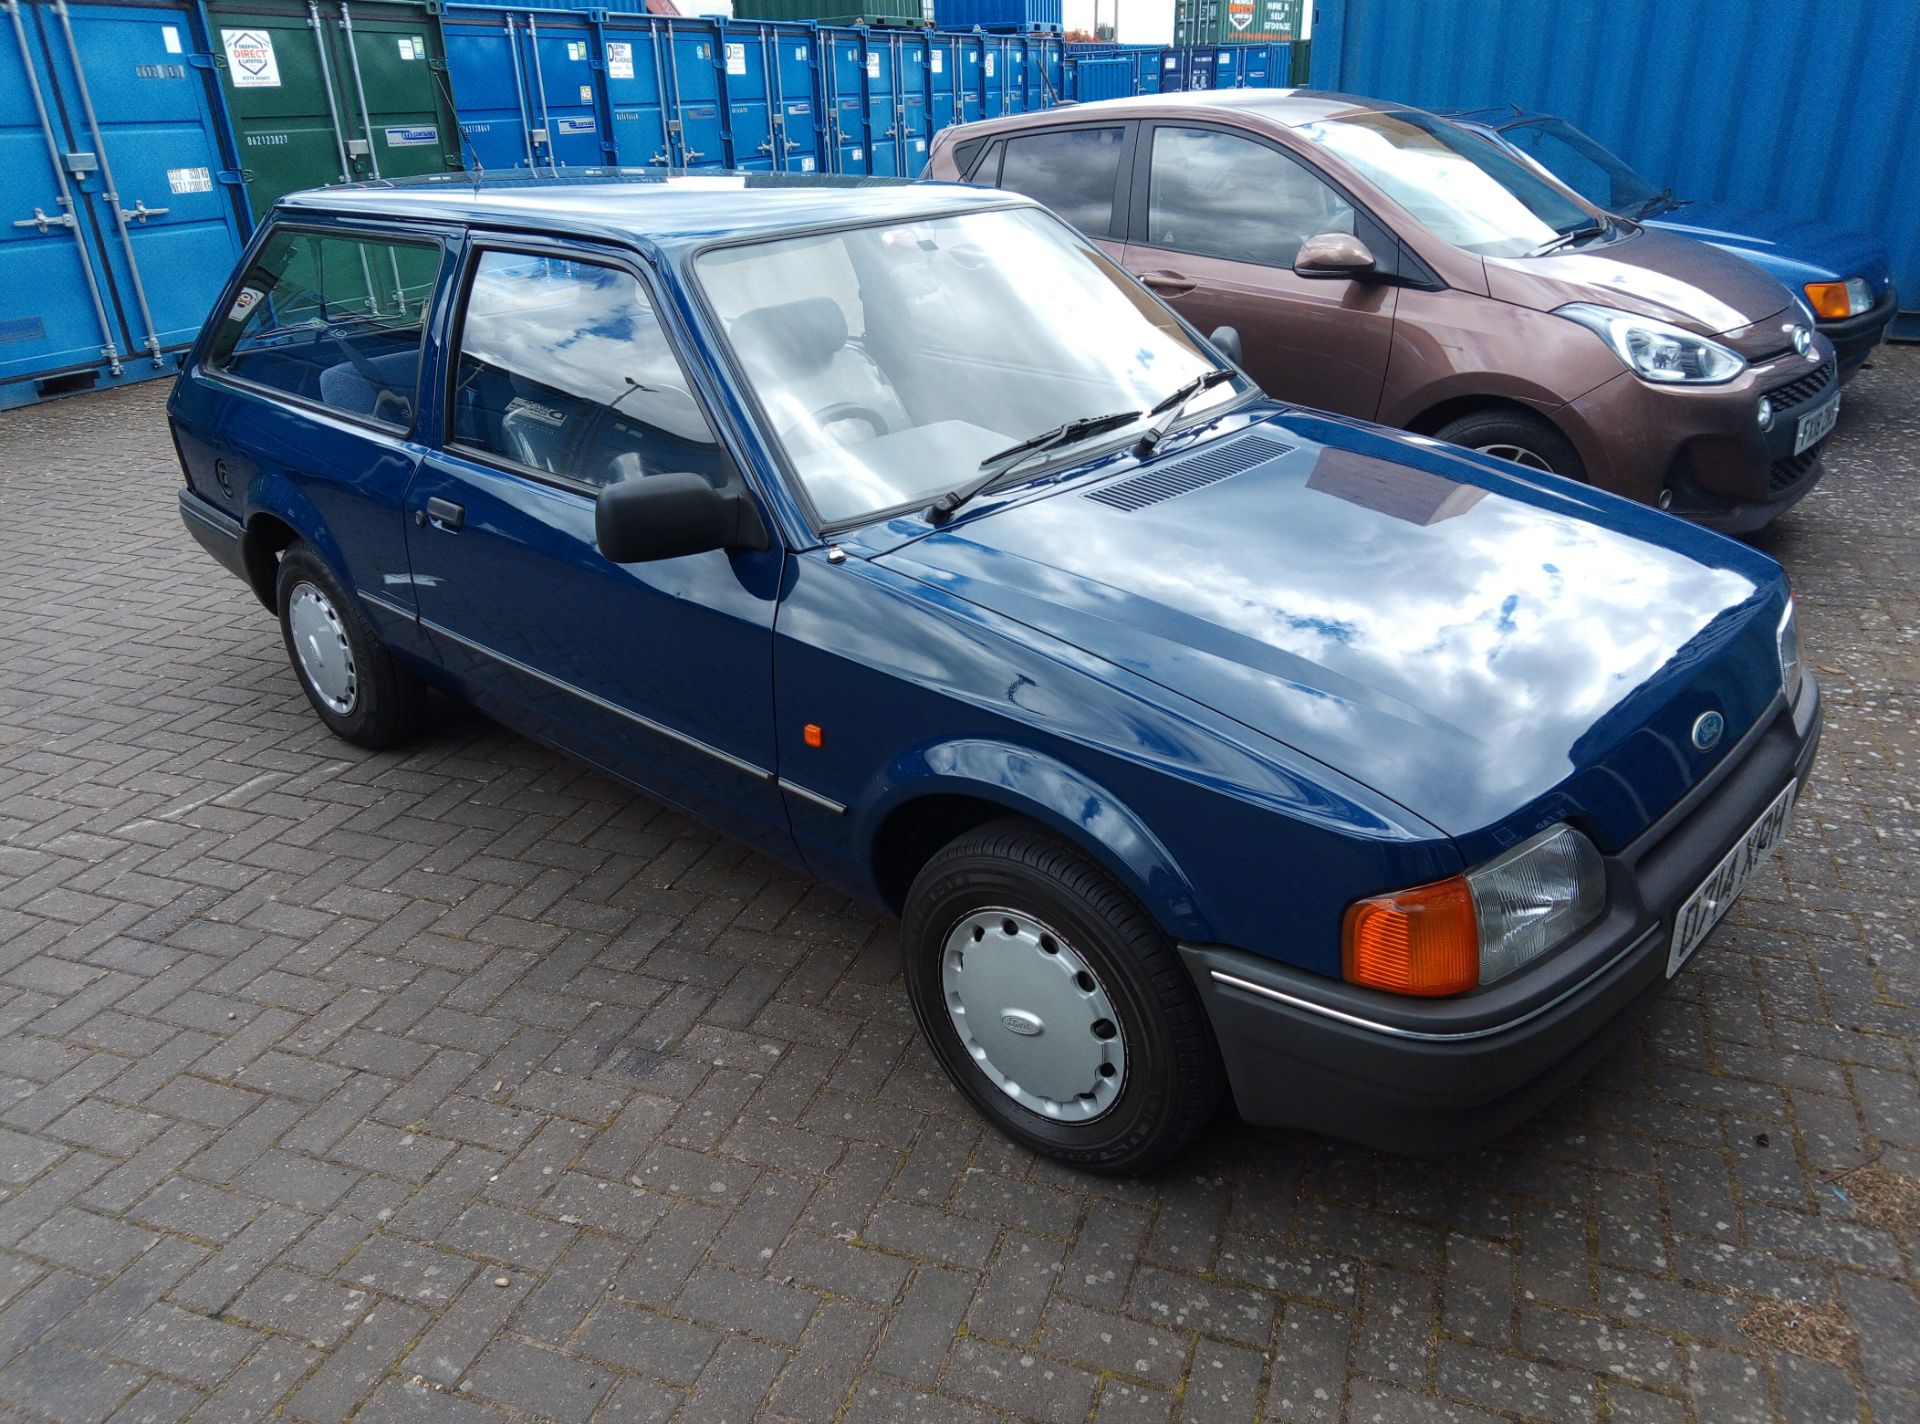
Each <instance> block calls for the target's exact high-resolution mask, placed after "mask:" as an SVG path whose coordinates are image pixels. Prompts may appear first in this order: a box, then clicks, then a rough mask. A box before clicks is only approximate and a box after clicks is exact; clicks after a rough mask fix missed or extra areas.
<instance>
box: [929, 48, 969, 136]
mask: <svg viewBox="0 0 1920 1424" xmlns="http://www.w3.org/2000/svg"><path fill="white" fill-rule="evenodd" d="M959 59H960V44H959V41H957V40H954V39H952V38H951V37H949V36H947V35H936V36H934V37H933V38H932V39H930V40H928V42H927V131H928V132H929V133H930V134H937V133H939V132H940V130H941V129H943V128H945V127H946V126H947V125H948V124H957V123H959V122H960V112H961V105H960V99H959V95H960V89H959V83H960V70H961V65H960V63H959Z"/></svg>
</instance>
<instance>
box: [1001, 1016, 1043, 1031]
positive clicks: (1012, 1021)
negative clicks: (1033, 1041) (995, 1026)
mask: <svg viewBox="0 0 1920 1424" xmlns="http://www.w3.org/2000/svg"><path fill="white" fill-rule="evenodd" d="M1000 1022H1001V1024H1002V1025H1003V1026H1004V1027H1005V1028H1006V1030H1007V1032H1008V1033H1017V1034H1019V1035H1020V1036H1021V1037H1022V1038H1033V1037H1034V1036H1035V1035H1037V1034H1038V1033H1039V1032H1040V1031H1041V1028H1042V1027H1043V1025H1042V1024H1041V1022H1040V1020H1039V1019H1038V1018H1037V1017H1035V1016H1034V1015H1033V1014H1030V1013H1028V1012H1027V1011H1026V1010H1025V1009H1008V1010H1007V1011H1006V1012H1005V1013H1003V1014H1001V1015H1000Z"/></svg>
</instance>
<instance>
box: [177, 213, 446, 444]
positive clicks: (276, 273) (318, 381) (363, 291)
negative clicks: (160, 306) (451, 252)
mask: <svg viewBox="0 0 1920 1424" xmlns="http://www.w3.org/2000/svg"><path fill="white" fill-rule="evenodd" d="M440 261H441V249H440V245H439V244H438V243H433V242H396V241H394V240H392V239H389V238H376V237H361V236H356V235H353V234H350V233H338V232H316V231H311V230H307V229H301V228H286V227H282V228H279V229H278V230H276V231H275V232H273V233H271V234H270V235H269V236H268V238H267V240H266V242H265V244H264V245H263V246H262V247H261V249H260V255H259V256H258V257H256V258H255V259H254V261H253V265H252V266H250V267H249V268H248V269H247V272H246V276H245V277H243V278H242V279H241V282H240V290H239V291H238V292H236V293H235V294H234V297H233V301H232V303H231V304H230V305H229V306H228V308H227V310H226V312H225V314H224V315H223V316H222V318H221V322H220V327H219V330H218V331H217V332H216V333H215V335H214V340H213V346H212V349H211V351H210V352H209V355H208V365H209V366H210V367H211V368H212V369H213V370H215V371H219V372H222V373H223V374H225V375H229V376H235V377H238V378H240V379H242V380H245V381H249V382H251V383H253V384H254V385H259V386H266V387H268V388H269V389H271V390H276V391H284V392H286V393H287V394H288V395H292V396H298V397H300V398H301V399H303V400H306V401H310V402H313V403H314V404H316V405H320V406H324V407H326V408H327V409H328V410H331V411H335V412H338V413H339V414H341V415H351V416H354V417H357V418H359V419H362V420H370V421H373V422H375V423H377V424H380V425H386V426H391V427H393V428H394V429H396V430H405V429H407V428H409V427H410V426H411V425H412V424H413V410H414V404H415V402H416V400H417V399H418V392H419V385H420V335H421V328H422V327H423V325H424V324H425V321H426V314H427V308H428V307H430V306H431V305H432V304H433V293H434V287H435V285H436V283H437V282H438V281H439V276H440Z"/></svg>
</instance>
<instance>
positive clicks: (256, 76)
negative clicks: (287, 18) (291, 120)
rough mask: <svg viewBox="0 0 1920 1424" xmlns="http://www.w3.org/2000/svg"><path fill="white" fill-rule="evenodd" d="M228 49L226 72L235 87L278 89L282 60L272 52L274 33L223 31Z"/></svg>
mask: <svg viewBox="0 0 1920 1424" xmlns="http://www.w3.org/2000/svg"><path fill="white" fill-rule="evenodd" d="M220 43H221V44H222V45H223V46H224V47H225V49H226V51H227V73H228V75H229V76H231V78H232V80H233V87H234V88H236V89H278V88H279V87H280V61H279V59H278V58H276V57H275V55H274V53H273V36H272V35H270V34H269V33H267V31H265V30H222V31H220Z"/></svg>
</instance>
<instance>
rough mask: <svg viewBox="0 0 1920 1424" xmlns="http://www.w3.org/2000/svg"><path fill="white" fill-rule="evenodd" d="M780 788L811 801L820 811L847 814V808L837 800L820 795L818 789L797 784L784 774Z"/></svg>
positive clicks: (836, 814)
mask: <svg viewBox="0 0 1920 1424" xmlns="http://www.w3.org/2000/svg"><path fill="white" fill-rule="evenodd" d="M780 789H781V790H782V791H788V792H791V793H792V794H793V795H795V796H798V797H799V798H800V799H801V800H802V801H810V802H812V803H813V804H814V805H815V806H818V807H819V808H820V809H821V810H822V811H826V812H828V813H829V814H831V815H835V816H844V815H846V814H847V808H846V807H845V806H842V805H841V804H840V803H839V802H838V801H835V800H834V799H833V798H832V797H831V796H822V795H821V794H820V793H819V792H818V791H809V790H807V788H806V787H804V786H797V785H795V784H794V783H793V782H791V781H788V780H787V779H786V777H784V776H783V777H781V778H780Z"/></svg>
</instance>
